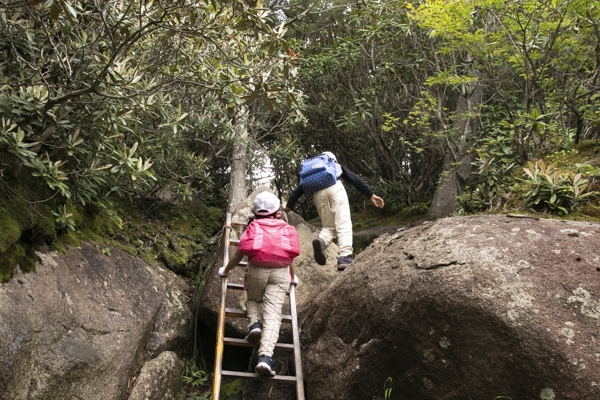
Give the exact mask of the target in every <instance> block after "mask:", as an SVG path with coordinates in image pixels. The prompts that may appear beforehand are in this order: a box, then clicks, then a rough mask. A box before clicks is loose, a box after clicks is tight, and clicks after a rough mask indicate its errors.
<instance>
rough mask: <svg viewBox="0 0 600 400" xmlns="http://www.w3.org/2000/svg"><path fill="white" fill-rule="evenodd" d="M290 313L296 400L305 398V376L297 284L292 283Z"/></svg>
mask: <svg viewBox="0 0 600 400" xmlns="http://www.w3.org/2000/svg"><path fill="white" fill-rule="evenodd" d="M289 297H290V314H291V317H292V338H293V342H294V366H295V370H296V400H304V377H303V375H302V355H301V354H300V333H299V329H298V313H297V312H296V286H295V285H290V293H289Z"/></svg>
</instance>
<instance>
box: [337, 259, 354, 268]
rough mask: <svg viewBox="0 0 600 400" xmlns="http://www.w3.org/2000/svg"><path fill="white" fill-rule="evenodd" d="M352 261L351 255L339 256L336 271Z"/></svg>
mask: <svg viewBox="0 0 600 400" xmlns="http://www.w3.org/2000/svg"><path fill="white" fill-rule="evenodd" d="M352 261H354V259H353V258H352V257H351V256H341V257H339V258H338V266H337V268H338V271H343V270H345V269H346V267H347V266H348V265H350V264H352Z"/></svg>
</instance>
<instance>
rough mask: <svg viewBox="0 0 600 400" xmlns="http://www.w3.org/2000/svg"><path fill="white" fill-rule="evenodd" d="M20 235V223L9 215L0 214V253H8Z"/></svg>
mask: <svg viewBox="0 0 600 400" xmlns="http://www.w3.org/2000/svg"><path fill="white" fill-rule="evenodd" d="M20 237H21V227H20V226H19V223H18V222H17V221H15V220H14V219H12V218H11V217H9V216H8V215H0V254H3V253H6V252H7V251H8V249H9V248H11V247H12V245H13V244H15V242H16V241H17V240H19V238H20Z"/></svg>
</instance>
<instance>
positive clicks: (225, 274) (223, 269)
mask: <svg viewBox="0 0 600 400" xmlns="http://www.w3.org/2000/svg"><path fill="white" fill-rule="evenodd" d="M218 274H219V276H227V273H226V272H225V267H221V268H219V272H218Z"/></svg>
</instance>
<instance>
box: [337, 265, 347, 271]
mask: <svg viewBox="0 0 600 400" xmlns="http://www.w3.org/2000/svg"><path fill="white" fill-rule="evenodd" d="M347 266H348V265H338V267H337V268H338V271H343V270H345V269H346V267H347Z"/></svg>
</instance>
